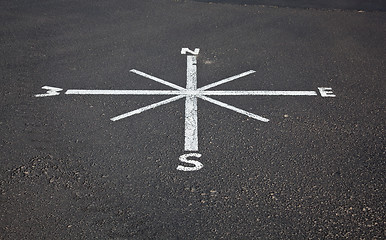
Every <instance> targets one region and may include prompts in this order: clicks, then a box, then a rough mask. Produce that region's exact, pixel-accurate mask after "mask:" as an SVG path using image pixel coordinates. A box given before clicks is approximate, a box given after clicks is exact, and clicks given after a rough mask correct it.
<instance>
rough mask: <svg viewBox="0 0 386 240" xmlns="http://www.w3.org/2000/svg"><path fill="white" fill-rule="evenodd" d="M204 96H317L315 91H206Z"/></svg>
mask: <svg viewBox="0 0 386 240" xmlns="http://www.w3.org/2000/svg"><path fill="white" fill-rule="evenodd" d="M202 95H219V96H241V95H259V96H317V95H318V94H317V93H316V92H315V91H266V90H260V91H204V92H202Z"/></svg>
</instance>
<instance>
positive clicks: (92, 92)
mask: <svg viewBox="0 0 386 240" xmlns="http://www.w3.org/2000/svg"><path fill="white" fill-rule="evenodd" d="M65 94H79V95H181V94H182V91H177V90H82V89H69V90H67V91H66V92H65Z"/></svg>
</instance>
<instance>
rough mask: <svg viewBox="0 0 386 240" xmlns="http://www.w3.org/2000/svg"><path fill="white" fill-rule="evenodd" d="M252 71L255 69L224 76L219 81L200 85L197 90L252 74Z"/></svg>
mask: <svg viewBox="0 0 386 240" xmlns="http://www.w3.org/2000/svg"><path fill="white" fill-rule="evenodd" d="M254 72H256V71H254V70H249V71H247V72H243V73H240V74H238V75H235V76H232V77H229V78H225V79H223V80H220V81H218V82H214V83H211V84H209V85H206V86H203V87H200V88H199V89H198V90H207V89H209V88H213V87H216V86H218V85H221V84H224V83H227V82H230V81H233V80H236V79H238V78H241V77H245V76H247V75H249V74H252V73H254Z"/></svg>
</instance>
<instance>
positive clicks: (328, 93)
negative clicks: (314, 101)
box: [318, 87, 336, 97]
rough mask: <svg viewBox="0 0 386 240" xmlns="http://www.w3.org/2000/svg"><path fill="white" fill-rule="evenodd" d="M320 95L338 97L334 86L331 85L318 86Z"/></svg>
mask: <svg viewBox="0 0 386 240" xmlns="http://www.w3.org/2000/svg"><path fill="white" fill-rule="evenodd" d="M318 89H319V92H320V96H322V97H336V95H335V94H334V93H333V92H332V88H330V87H318Z"/></svg>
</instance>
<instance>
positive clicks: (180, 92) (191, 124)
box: [35, 48, 336, 171]
mask: <svg viewBox="0 0 386 240" xmlns="http://www.w3.org/2000/svg"><path fill="white" fill-rule="evenodd" d="M199 51H200V49H199V48H195V49H194V51H192V50H190V49H188V48H182V50H181V54H187V53H189V54H192V55H188V56H186V61H187V62H186V88H183V87H180V86H178V85H176V84H174V83H171V82H168V81H165V80H163V79H160V78H158V77H154V76H152V75H149V74H147V73H144V72H141V71H139V70H136V69H132V70H130V72H132V73H134V74H137V75H140V76H142V77H145V78H148V79H151V80H153V81H156V82H158V83H161V84H164V85H166V86H169V87H171V88H173V89H176V90H87V89H68V90H67V91H66V92H65V94H66V95H175V96H173V97H171V98H168V99H166V100H163V101H160V102H157V103H153V104H150V105H148V106H145V107H142V108H139V109H136V110H134V111H130V112H127V113H124V114H121V115H118V116H116V117H113V118H111V121H118V120H121V119H124V118H127V117H130V116H133V115H135V114H139V113H142V112H144V111H147V110H150V109H153V108H156V107H159V106H162V105H165V104H168V103H171V102H174V101H177V100H179V99H181V98H185V145H184V150H185V151H187V152H198V117H197V98H200V99H202V100H204V101H207V102H210V103H213V104H215V105H218V106H220V107H223V108H226V109H229V110H232V111H235V112H237V113H240V114H243V115H246V116H248V117H250V118H253V119H256V120H259V121H262V122H269V119H267V118H265V117H262V116H259V115H256V114H253V113H250V112H247V111H245V110H242V109H240V108H237V107H234V106H231V105H229V104H227V103H224V102H221V101H218V100H215V99H213V98H211V97H208V96H318V95H317V92H316V91H271V90H259V91H238V90H237V91H236V90H230V91H229V90H228V91H222V90H220V91H208V89H211V88H214V87H216V86H219V85H221V84H225V83H228V82H231V81H234V80H236V79H239V78H242V77H245V76H248V75H250V74H252V73H255V71H254V70H249V71H246V72H243V73H240V74H237V75H234V76H231V77H228V78H224V79H222V80H219V81H217V82H214V83H211V84H208V85H206V86H204V87H201V88H198V89H197V56H196V55H198V53H199ZM42 89H45V90H48V91H47V92H46V93H44V94H36V95H35V96H36V97H48V96H56V95H59V94H60V91H62V90H63V89H61V88H56V87H49V86H43V87H42ZM318 89H319V92H320V95H321V96H322V97H335V96H336V95H335V94H333V92H332V88H330V87H318ZM188 157H196V158H200V157H201V154H199V153H189V154H183V155H181V156H180V158H179V160H180V161H181V162H184V163H188V164H193V165H194V167H184V166H181V165H179V166H178V167H177V170H181V171H197V170H199V169H201V168H202V167H203V165H202V164H201V163H200V162H199V161H196V160H188V159H187V158H188Z"/></svg>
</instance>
